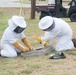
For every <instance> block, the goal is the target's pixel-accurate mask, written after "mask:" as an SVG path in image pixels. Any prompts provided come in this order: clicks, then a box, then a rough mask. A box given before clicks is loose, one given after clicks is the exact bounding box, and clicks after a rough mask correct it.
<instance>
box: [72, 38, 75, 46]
mask: <svg viewBox="0 0 76 75" xmlns="http://www.w3.org/2000/svg"><path fill="white" fill-rule="evenodd" d="M72 42H73V44H74V47H75V48H76V39H75V38H73V39H72Z"/></svg>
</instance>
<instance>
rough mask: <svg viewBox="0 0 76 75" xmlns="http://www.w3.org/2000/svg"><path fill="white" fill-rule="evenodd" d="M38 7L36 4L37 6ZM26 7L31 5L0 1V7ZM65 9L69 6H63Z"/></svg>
mask: <svg viewBox="0 0 76 75" xmlns="http://www.w3.org/2000/svg"><path fill="white" fill-rule="evenodd" d="M37 5H38V4H37ZM21 6H22V7H26V8H31V4H21V2H20V0H0V7H1V8H4V7H7V8H9V7H21ZM63 6H64V7H65V8H69V6H66V5H63Z"/></svg>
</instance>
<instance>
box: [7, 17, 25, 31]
mask: <svg viewBox="0 0 76 75" xmlns="http://www.w3.org/2000/svg"><path fill="white" fill-rule="evenodd" d="M8 24H9V27H10V28H11V29H12V30H14V29H15V28H16V27H17V26H19V27H21V28H26V22H25V20H24V18H23V17H22V16H13V17H12V18H11V19H9V21H8Z"/></svg>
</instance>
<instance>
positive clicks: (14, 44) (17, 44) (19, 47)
mask: <svg viewBox="0 0 76 75" xmlns="http://www.w3.org/2000/svg"><path fill="white" fill-rule="evenodd" d="M13 46H14V47H16V48H17V49H19V50H21V51H22V52H28V51H29V50H28V49H26V48H25V47H23V46H22V45H21V44H19V43H17V42H14V43H13Z"/></svg>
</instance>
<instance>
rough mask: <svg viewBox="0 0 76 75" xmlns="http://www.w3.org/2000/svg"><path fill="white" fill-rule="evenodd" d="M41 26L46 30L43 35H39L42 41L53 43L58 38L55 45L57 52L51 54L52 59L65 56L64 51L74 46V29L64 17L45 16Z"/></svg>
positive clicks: (40, 22) (40, 23)
mask: <svg viewBox="0 0 76 75" xmlns="http://www.w3.org/2000/svg"><path fill="white" fill-rule="evenodd" d="M39 28H40V29H41V30H43V31H45V35H44V36H43V37H41V38H40V37H37V39H38V40H39V39H40V40H41V42H46V41H49V42H50V43H52V40H53V39H55V38H57V43H56V47H55V50H56V52H57V53H56V54H54V55H50V58H51V59H57V58H58V59H59V58H65V55H64V53H63V51H64V50H70V49H72V48H74V44H73V42H72V41H71V39H72V29H71V28H70V26H69V25H68V24H67V23H66V22H65V21H63V20H62V19H59V18H53V17H51V16H45V17H43V18H42V19H41V20H40V21H39Z"/></svg>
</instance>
